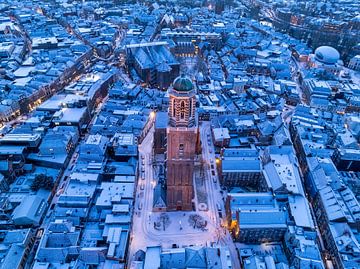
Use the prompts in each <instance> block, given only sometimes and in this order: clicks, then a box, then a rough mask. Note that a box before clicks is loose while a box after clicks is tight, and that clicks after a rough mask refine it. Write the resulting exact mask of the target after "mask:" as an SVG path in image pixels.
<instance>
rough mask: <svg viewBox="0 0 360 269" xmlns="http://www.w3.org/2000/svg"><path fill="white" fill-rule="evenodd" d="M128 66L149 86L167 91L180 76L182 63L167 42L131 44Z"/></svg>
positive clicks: (129, 46) (127, 51) (128, 52)
mask: <svg viewBox="0 0 360 269" xmlns="http://www.w3.org/2000/svg"><path fill="white" fill-rule="evenodd" d="M126 53H127V58H128V64H129V66H130V67H134V68H135V70H136V72H137V74H138V75H139V77H140V78H141V79H142V80H143V81H144V82H145V83H148V84H151V85H156V86H158V87H159V88H161V89H166V88H167V87H169V86H170V84H171V82H172V81H173V80H174V79H175V78H176V77H177V76H178V75H179V70H180V69H179V68H180V63H179V62H178V61H177V60H176V58H175V57H174V55H172V53H171V52H170V50H169V48H168V46H167V42H152V43H141V44H131V45H127V46H126Z"/></svg>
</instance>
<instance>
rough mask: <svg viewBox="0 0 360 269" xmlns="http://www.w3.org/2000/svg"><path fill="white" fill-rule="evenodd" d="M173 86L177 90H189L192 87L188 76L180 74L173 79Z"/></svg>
mask: <svg viewBox="0 0 360 269" xmlns="http://www.w3.org/2000/svg"><path fill="white" fill-rule="evenodd" d="M173 88H174V90H176V91H178V92H189V91H191V90H192V89H193V88H194V85H193V83H192V81H191V79H190V78H189V77H187V76H185V75H184V74H182V75H181V76H179V77H177V78H176V79H175V80H174V82H173Z"/></svg>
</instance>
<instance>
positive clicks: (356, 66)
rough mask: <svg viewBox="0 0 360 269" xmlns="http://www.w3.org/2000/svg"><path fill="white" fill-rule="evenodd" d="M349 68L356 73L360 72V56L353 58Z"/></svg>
mask: <svg viewBox="0 0 360 269" xmlns="http://www.w3.org/2000/svg"><path fill="white" fill-rule="evenodd" d="M348 67H349V68H350V69H353V70H355V71H360V55H356V56H354V57H353V58H351V60H350V62H349V65H348Z"/></svg>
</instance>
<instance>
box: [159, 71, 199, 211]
mask: <svg viewBox="0 0 360 269" xmlns="http://www.w3.org/2000/svg"><path fill="white" fill-rule="evenodd" d="M169 95H170V105H169V125H168V128H167V162H166V186H167V190H166V202H167V210H168V211H175V210H181V211H190V210H192V209H193V206H192V199H193V196H194V188H193V175H194V159H195V155H196V150H197V141H198V127H197V118H196V109H195V105H196V98H195V89H194V85H193V83H192V81H191V80H190V79H189V78H188V77H186V76H185V75H181V76H180V77H178V78H176V79H175V80H174V83H173V86H172V88H170V89H169Z"/></svg>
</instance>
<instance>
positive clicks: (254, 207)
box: [225, 193, 287, 243]
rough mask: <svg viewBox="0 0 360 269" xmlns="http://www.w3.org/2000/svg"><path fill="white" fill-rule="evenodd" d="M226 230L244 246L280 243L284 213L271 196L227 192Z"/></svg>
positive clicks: (285, 219) (283, 228)
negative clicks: (227, 228)
mask: <svg viewBox="0 0 360 269" xmlns="http://www.w3.org/2000/svg"><path fill="white" fill-rule="evenodd" d="M225 209H226V217H227V221H228V227H229V229H230V231H231V232H232V234H233V236H234V238H236V240H238V241H240V242H244V243H261V242H267V241H281V240H282V239H283V237H284V235H285V232H286V229H287V212H286V210H284V209H283V208H281V207H280V205H279V203H278V202H277V201H276V199H275V197H274V196H273V194H271V193H229V194H228V196H227V199H226V206H225Z"/></svg>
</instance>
